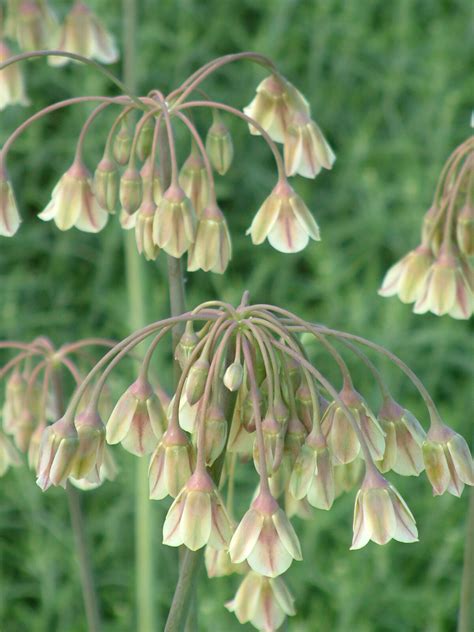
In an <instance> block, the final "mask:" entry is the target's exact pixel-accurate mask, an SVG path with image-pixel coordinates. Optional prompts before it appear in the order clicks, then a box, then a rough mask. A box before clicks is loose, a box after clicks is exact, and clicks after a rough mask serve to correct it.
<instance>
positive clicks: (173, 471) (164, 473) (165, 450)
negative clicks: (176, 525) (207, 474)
mask: <svg viewBox="0 0 474 632" xmlns="http://www.w3.org/2000/svg"><path fill="white" fill-rule="evenodd" d="M193 468H194V453H193V448H192V446H191V443H190V442H189V439H188V437H187V436H186V434H185V433H184V432H183V431H182V430H181V429H180V428H174V427H172V426H170V427H169V428H168V429H167V430H166V431H165V433H164V434H163V436H162V438H161V440H160V442H159V443H158V445H157V447H156V450H155V451H154V452H153V454H152V456H151V460H150V467H149V468H148V478H149V482H150V499H153V500H161V499H162V498H165V497H166V496H171V497H172V498H176V496H177V495H178V494H179V492H180V491H181V490H182V489H183V488H184V486H185V485H186V483H187V482H188V480H189V479H190V478H191V474H192V471H193Z"/></svg>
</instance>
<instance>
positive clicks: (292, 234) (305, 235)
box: [247, 181, 320, 253]
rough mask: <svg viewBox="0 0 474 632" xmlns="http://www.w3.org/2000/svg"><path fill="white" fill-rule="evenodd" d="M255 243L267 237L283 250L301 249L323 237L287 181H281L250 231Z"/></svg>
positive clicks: (261, 208) (248, 232) (261, 241)
mask: <svg viewBox="0 0 474 632" xmlns="http://www.w3.org/2000/svg"><path fill="white" fill-rule="evenodd" d="M247 235H250V237H251V239H252V243H254V244H255V245H258V244H261V243H263V242H264V241H265V239H267V238H268V241H269V242H270V244H271V245H272V246H273V248H275V249H276V250H279V251H280V252H285V253H288V252H299V251H300V250H303V249H304V248H305V247H306V246H307V245H308V242H309V239H310V237H311V239H314V240H315V241H319V240H320V235H319V227H318V225H317V223H316V221H315V219H314V217H313V216H312V215H311V213H310V212H309V210H308V207H307V206H306V204H305V203H304V202H303V200H302V199H301V198H300V196H299V195H298V194H297V193H296V192H295V191H294V190H293V188H292V187H291V186H290V185H289V184H288V182H284V181H283V182H278V184H277V185H276V187H275V188H274V189H273V191H272V193H271V194H270V195H269V196H268V197H267V199H266V200H265V201H264V203H263V204H262V206H261V207H260V209H259V210H258V212H257V214H256V215H255V217H254V219H253V221H252V224H251V226H250V228H249V229H248V230H247Z"/></svg>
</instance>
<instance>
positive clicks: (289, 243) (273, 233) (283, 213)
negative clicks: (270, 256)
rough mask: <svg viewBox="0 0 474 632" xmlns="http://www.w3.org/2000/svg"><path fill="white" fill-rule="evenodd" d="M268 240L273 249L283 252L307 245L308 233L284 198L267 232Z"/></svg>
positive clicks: (289, 251) (301, 248)
mask: <svg viewBox="0 0 474 632" xmlns="http://www.w3.org/2000/svg"><path fill="white" fill-rule="evenodd" d="M268 241H269V243H270V244H271V245H272V246H273V248H275V250H278V251H279V252H284V253H291V252H300V251H301V250H303V249H304V248H306V246H307V245H308V242H309V236H308V233H307V232H306V230H305V228H304V227H303V226H302V225H301V224H300V222H299V221H298V219H297V217H296V215H295V213H294V211H293V208H292V207H291V206H290V204H289V202H288V201H286V200H284V201H283V203H282V205H281V209H280V213H279V215H278V218H277V221H276V222H275V223H274V225H273V227H272V229H271V230H270V232H269V233H268Z"/></svg>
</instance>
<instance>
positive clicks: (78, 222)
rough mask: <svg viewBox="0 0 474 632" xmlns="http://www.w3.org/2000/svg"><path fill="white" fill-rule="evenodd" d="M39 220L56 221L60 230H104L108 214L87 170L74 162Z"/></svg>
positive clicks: (92, 231)
mask: <svg viewBox="0 0 474 632" xmlns="http://www.w3.org/2000/svg"><path fill="white" fill-rule="evenodd" d="M38 217H39V218H40V219H42V220H43V221H45V222H48V221H50V220H54V223H55V224H56V226H57V227H58V228H59V230H68V229H69V228H72V227H73V226H75V227H76V228H78V229H79V230H82V231H84V232H86V233H97V232H99V231H100V230H102V228H104V226H105V225H106V223H107V220H108V218H109V215H108V213H107V211H105V210H104V209H103V208H102V207H101V206H100V204H99V202H98V200H97V198H96V197H95V195H94V194H93V192H92V186H91V179H90V174H89V172H88V170H87V169H86V168H85V166H84V165H83V164H82V163H81V162H77V161H75V162H74V163H73V164H72V166H71V167H70V168H69V169H68V170H67V171H66V173H65V174H64V175H63V176H62V177H61V179H60V180H59V182H58V183H57V185H56V186H55V188H54V189H53V193H52V196H51V201H50V202H49V204H48V205H47V206H46V208H45V209H44V211H42V212H41V213H40V214H39V215H38Z"/></svg>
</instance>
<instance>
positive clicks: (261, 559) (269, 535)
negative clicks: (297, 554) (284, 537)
mask: <svg viewBox="0 0 474 632" xmlns="http://www.w3.org/2000/svg"><path fill="white" fill-rule="evenodd" d="M247 561H248V563H249V565H250V567H251V568H252V569H253V570H254V571H256V572H257V573H260V574H261V575H265V576H266V577H276V576H277V575H281V574H282V573H284V572H285V571H286V570H288V568H289V567H290V566H291V563H292V561H293V557H292V555H291V554H290V553H289V552H288V550H287V549H286V547H285V546H284V545H283V543H282V541H281V540H280V538H279V536H278V533H277V531H276V529H275V526H274V524H273V521H272V519H271V518H265V519H264V521H263V526H262V530H261V531H260V536H259V538H258V540H257V542H256V544H255V546H254V548H253V549H252V551H251V553H250V555H249V556H248V557H247Z"/></svg>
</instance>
